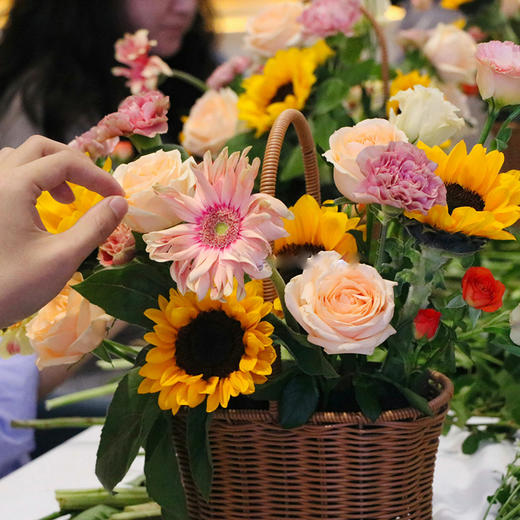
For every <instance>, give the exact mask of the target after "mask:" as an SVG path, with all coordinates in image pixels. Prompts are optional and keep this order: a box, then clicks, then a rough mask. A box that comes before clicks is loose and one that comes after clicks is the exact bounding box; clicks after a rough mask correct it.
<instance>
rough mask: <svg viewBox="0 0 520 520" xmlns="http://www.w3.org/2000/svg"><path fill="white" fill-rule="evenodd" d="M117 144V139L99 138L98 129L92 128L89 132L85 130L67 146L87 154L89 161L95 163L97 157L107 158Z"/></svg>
mask: <svg viewBox="0 0 520 520" xmlns="http://www.w3.org/2000/svg"><path fill="white" fill-rule="evenodd" d="M118 143H119V137H112V138H109V137H107V136H101V134H100V132H99V128H98V127H97V126H93V127H92V128H91V129H90V130H87V131H86V132H85V133H83V134H81V135H80V136H78V137H76V138H75V139H74V140H73V141H71V142H70V143H69V146H70V147H71V148H74V149H75V150H79V151H80V152H83V153H85V152H86V153H88V154H89V156H90V157H91V159H92V160H94V161H95V160H96V159H98V158H99V157H107V156H108V155H110V154H111V153H112V152H113V151H114V149H115V148H116V146H117V144H118Z"/></svg>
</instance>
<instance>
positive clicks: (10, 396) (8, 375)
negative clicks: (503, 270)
mask: <svg viewBox="0 0 520 520" xmlns="http://www.w3.org/2000/svg"><path fill="white" fill-rule="evenodd" d="M38 383H39V374H38V369H37V368H36V365H35V356H19V355H17V356H13V357H12V358H9V359H0V477H3V476H4V475H7V473H9V472H11V471H13V470H15V469H17V468H18V467H19V466H21V465H22V464H25V463H26V462H28V461H29V453H30V452H31V451H32V450H33V449H34V431H33V430H31V429H16V428H11V426H10V423H11V420H13V419H34V417H35V416H36V405H37V395H38Z"/></svg>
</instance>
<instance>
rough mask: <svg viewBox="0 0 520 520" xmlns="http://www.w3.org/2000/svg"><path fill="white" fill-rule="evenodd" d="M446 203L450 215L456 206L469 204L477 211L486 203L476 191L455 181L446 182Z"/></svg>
mask: <svg viewBox="0 0 520 520" xmlns="http://www.w3.org/2000/svg"><path fill="white" fill-rule="evenodd" d="M446 203H447V205H448V212H449V213H450V215H451V213H452V212H453V210H454V209H456V208H461V207H468V206H469V207H470V208H473V209H476V210H477V211H482V210H483V209H484V206H485V205H486V204H485V202H484V200H483V199H482V197H481V196H480V195H479V194H478V193H475V192H474V191H471V190H468V189H467V188H464V187H463V186H461V185H460V184H457V183H448V184H446Z"/></svg>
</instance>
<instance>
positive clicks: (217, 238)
mask: <svg viewBox="0 0 520 520" xmlns="http://www.w3.org/2000/svg"><path fill="white" fill-rule="evenodd" d="M241 221H242V218H241V216H240V214H239V212H238V211H237V210H236V209H234V208H230V207H222V206H220V207H213V208H210V209H209V210H208V211H207V212H206V213H205V214H204V216H203V217H202V219H201V222H200V241H201V242H202V243H203V244H204V245H206V246H210V247H216V248H219V249H224V248H226V247H228V246H229V245H230V244H232V243H233V242H234V241H235V240H236V239H237V238H238V237H239V235H240V223H241Z"/></svg>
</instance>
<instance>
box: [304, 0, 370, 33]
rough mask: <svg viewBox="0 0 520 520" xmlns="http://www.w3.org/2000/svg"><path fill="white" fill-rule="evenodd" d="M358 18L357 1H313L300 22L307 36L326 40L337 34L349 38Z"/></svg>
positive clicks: (358, 5)
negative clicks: (339, 33)
mask: <svg viewBox="0 0 520 520" xmlns="http://www.w3.org/2000/svg"><path fill="white" fill-rule="evenodd" d="M360 17H361V10H360V1H359V0H315V1H314V2H312V4H311V5H310V6H309V7H308V8H307V9H305V11H304V12H303V14H302V16H301V18H300V21H301V23H302V24H303V27H304V31H305V33H306V34H307V35H313V36H318V37H320V38H326V37H327V36H331V35H332V34H336V33H338V32H342V33H343V34H346V35H347V36H351V35H352V27H353V26H354V24H355V23H356V22H357V21H358V20H359V18H360Z"/></svg>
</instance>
